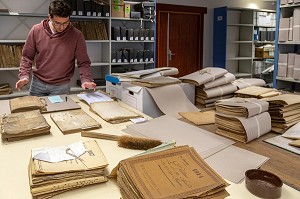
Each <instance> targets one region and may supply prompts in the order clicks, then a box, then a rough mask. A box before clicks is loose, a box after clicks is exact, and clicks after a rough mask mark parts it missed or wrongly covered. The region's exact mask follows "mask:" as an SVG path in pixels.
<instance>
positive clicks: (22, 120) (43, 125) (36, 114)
mask: <svg viewBox="0 0 300 199" xmlns="http://www.w3.org/2000/svg"><path fill="white" fill-rule="evenodd" d="M1 120H2V121H1V130H2V132H1V134H2V139H6V140H7V141H15V140H21V139H26V138H31V137H35V136H39V135H46V134H50V125H49V124H48V123H47V121H46V120H45V118H44V116H43V115H42V114H41V113H40V111H39V110H32V111H26V112H20V113H11V114H8V115H6V116H4V117H2V119H1Z"/></svg>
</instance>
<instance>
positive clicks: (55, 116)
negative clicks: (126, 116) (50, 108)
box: [50, 109, 101, 134]
mask: <svg viewBox="0 0 300 199" xmlns="http://www.w3.org/2000/svg"><path fill="white" fill-rule="evenodd" d="M50 117H51V119H52V120H53V122H54V123H55V124H56V125H57V126H58V128H59V129H60V130H61V132H62V133H63V134H69V133H78V132H80V131H82V130H91V129H98V128H101V124H100V123H99V122H97V121H96V120H94V119H93V118H92V117H91V116H89V115H88V114H87V113H86V112H84V111H83V110H81V109H78V110H70V111H63V112H56V113H51V114H50Z"/></svg>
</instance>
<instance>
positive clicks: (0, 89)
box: [0, 84, 12, 95]
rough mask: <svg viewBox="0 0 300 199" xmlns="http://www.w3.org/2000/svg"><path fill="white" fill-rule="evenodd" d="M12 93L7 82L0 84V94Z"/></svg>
mask: <svg viewBox="0 0 300 199" xmlns="http://www.w3.org/2000/svg"><path fill="white" fill-rule="evenodd" d="M11 93H12V89H11V87H10V86H9V84H1V85H0V95H8V94H11Z"/></svg>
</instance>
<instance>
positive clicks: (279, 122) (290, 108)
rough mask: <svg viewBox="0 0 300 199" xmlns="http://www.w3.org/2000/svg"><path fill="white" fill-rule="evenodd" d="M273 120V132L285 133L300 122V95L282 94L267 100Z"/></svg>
mask: <svg viewBox="0 0 300 199" xmlns="http://www.w3.org/2000/svg"><path fill="white" fill-rule="evenodd" d="M266 101H267V102H269V104H270V107H269V113H270V115H271V119H272V130H273V131H275V132H277V133H283V132H284V130H286V129H288V128H289V127H291V126H293V125H294V124H296V123H298V122H299V121H300V111H299V110H300V109H299V108H300V95H295V94H282V95H279V96H275V97H271V98H268V99H266Z"/></svg>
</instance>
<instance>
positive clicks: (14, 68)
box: [0, 67, 19, 71]
mask: <svg viewBox="0 0 300 199" xmlns="http://www.w3.org/2000/svg"><path fill="white" fill-rule="evenodd" d="M2 70H3V71H8V70H19V67H11V68H0V71H2Z"/></svg>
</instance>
